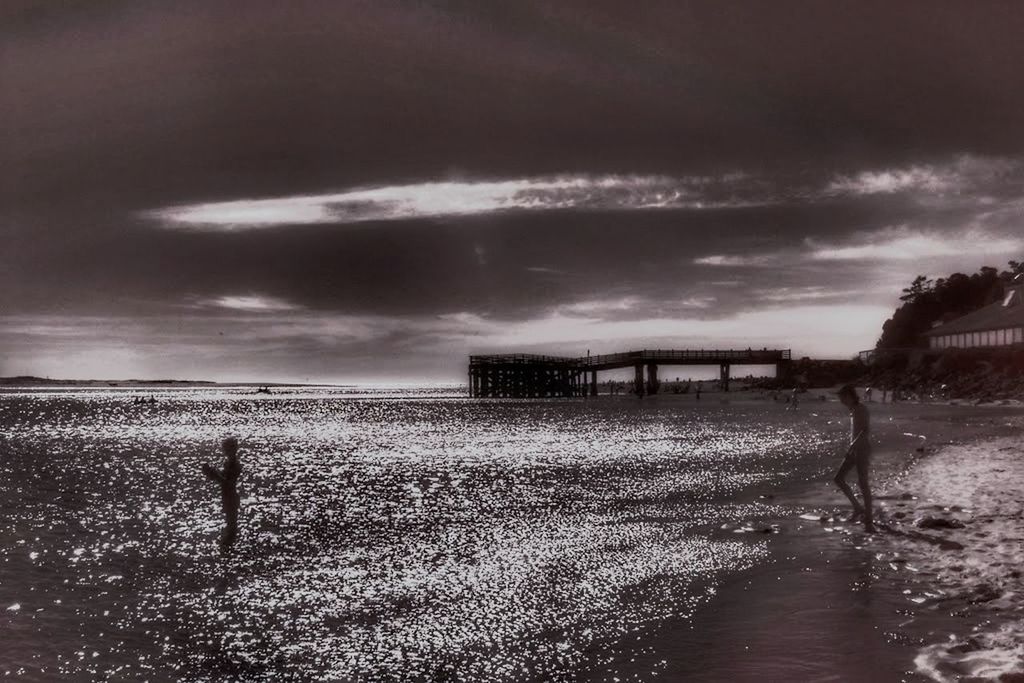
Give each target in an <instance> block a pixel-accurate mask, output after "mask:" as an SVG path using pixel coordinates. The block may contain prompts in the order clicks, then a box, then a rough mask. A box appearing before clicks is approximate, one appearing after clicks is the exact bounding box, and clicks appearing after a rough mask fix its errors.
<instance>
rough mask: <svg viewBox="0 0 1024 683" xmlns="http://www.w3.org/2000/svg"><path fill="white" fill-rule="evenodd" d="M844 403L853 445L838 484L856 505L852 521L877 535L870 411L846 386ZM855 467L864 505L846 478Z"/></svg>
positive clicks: (849, 447)
mask: <svg viewBox="0 0 1024 683" xmlns="http://www.w3.org/2000/svg"><path fill="white" fill-rule="evenodd" d="M838 396H839V400H840V402H841V403H842V404H843V405H844V406H846V409H847V410H849V411H850V445H849V446H848V447H847V449H846V456H845V457H844V458H843V464H842V465H840V466H839V471H838V472H836V476H835V479H834V481H835V483H836V486H838V487H839V489H840V490H841V491H842V492H843V493H844V494H846V497H847V498H849V499H850V503H851V504H852V505H853V514H852V515H850V519H849V521H851V522H856V521H858V520H863V521H864V530H865V531H867V532H868V533H874V531H875V524H874V517H873V514H872V508H871V485H870V483H869V481H868V471H869V468H870V465H871V426H870V421H869V416H868V409H867V406H865V405H864V404H863V403H861V401H860V398H858V396H857V390H856V389H854V388H853V386H851V385H849V384H846V385H844V386H843V387H842V388H841V389H840V390H839V391H838ZM854 467H856V468H857V484H858V486H859V487H860V494H861V497H862V498H863V499H864V502H863V504H861V503H859V502H858V501H857V498H856V497H855V496H854V495H853V490H852V489H851V488H850V485H849V484H848V483H847V482H846V476H847V475H848V474H849V473H850V470H852V469H853V468H854Z"/></svg>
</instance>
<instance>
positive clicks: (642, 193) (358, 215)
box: [146, 174, 749, 230]
mask: <svg viewBox="0 0 1024 683" xmlns="http://www.w3.org/2000/svg"><path fill="white" fill-rule="evenodd" d="M743 178H744V176H742V175H740V174H732V175H728V176H724V177H722V178H706V177H691V178H669V177H663V176H617V175H609V176H556V177H548V178H521V179H515V180H501V181H486V182H434V183H420V184H413V185H391V186H386V187H377V188H364V189H355V190H350V191H347V192H338V193H330V194H317V195H303V196H295V197H279V198H274V199H241V200H234V201H226V202H211V203H204V204H190V205H182V206H172V207H165V208H162V209H157V210H154V211H150V212H147V214H146V216H147V217H148V218H151V219H156V220H158V221H159V222H160V223H161V224H163V225H164V226H166V227H176V228H198V229H219V230H244V229H252V228H266V227H272V226H278V225H309V224H317V223H358V222H365V221H388V220H402V219H413V218H430V217H441V216H468V215H474V214H483V213H490V212H495V211H509V210H557V209H608V210H630V209H632V210H642V209H657V208H711V207H716V206H733V205H739V203H738V202H736V201H735V200H733V199H730V198H728V197H725V196H723V197H722V198H720V199H716V198H715V195H716V192H720V191H721V188H723V187H731V186H732V185H733V184H735V183H739V182H741V181H742V180H743ZM709 188H710V189H709ZM744 205H749V201H748V202H744Z"/></svg>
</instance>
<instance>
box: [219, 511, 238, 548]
mask: <svg viewBox="0 0 1024 683" xmlns="http://www.w3.org/2000/svg"><path fill="white" fill-rule="evenodd" d="M238 507H239V502H238V501H237V500H234V501H232V500H227V501H225V503H224V521H225V525H224V534H223V535H222V536H221V539H220V544H221V547H223V548H227V547H229V546H231V545H232V544H233V543H234V542H235V539H236V538H237V537H238Z"/></svg>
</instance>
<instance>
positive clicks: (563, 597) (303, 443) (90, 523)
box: [0, 388, 844, 681]
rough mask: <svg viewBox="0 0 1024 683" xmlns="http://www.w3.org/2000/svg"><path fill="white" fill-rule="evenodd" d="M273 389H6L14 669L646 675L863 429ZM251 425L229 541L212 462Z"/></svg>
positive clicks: (608, 407) (703, 413)
mask: <svg viewBox="0 0 1024 683" xmlns="http://www.w3.org/2000/svg"><path fill="white" fill-rule="evenodd" d="M251 391H252V390H251V389H244V388H240V389H224V388H217V389H205V388H204V389H187V390H186V389H173V390H164V391H160V392H155V393H154V392H145V395H147V396H148V395H154V396H156V398H157V399H158V402H157V403H156V404H153V405H138V404H135V403H133V399H134V397H135V396H136V395H139V394H136V393H134V392H132V391H129V390H114V389H111V390H90V391H79V390H75V391H71V390H68V391H6V392H4V393H0V426H2V432H0V506H2V510H0V567H2V573H0V628H2V630H3V633H4V636H5V637H4V638H3V639H2V640H0V674H7V675H10V676H21V677H24V678H27V679H42V680H45V679H49V678H53V677H57V676H62V677H64V678H66V679H70V680H97V679H99V680H110V681H116V680H146V679H148V680H153V681H158V680H168V679H180V680H222V679H223V678H225V677H230V678H232V679H235V680H246V681H249V680H251V681H262V680H267V681H269V680H274V681H277V680H374V681H376V680H446V679H450V680H463V681H468V680H481V681H484V680H487V681H490V680H510V681H511V680H516V681H519V680H567V679H573V678H576V677H579V676H582V675H584V674H586V675H589V676H595V677H607V678H608V680H611V679H613V678H620V679H621V680H629V679H644V677H645V676H647V675H653V674H656V673H657V661H658V659H657V656H656V655H657V653H653V654H652V653H651V652H649V651H647V652H644V657H643V658H642V659H643V661H645V662H651V661H653V662H655V663H654V664H653V665H651V666H648V665H647V664H645V666H647V667H648V668H647V669H644V670H638V669H637V667H636V666H632V667H631V665H630V664H629V662H630V660H631V657H629V656H628V653H629V651H630V650H631V649H635V650H636V651H637V652H638V653H639V652H641V651H643V650H644V648H645V647H646V646H645V642H646V641H647V640H648V638H647V637H646V636H648V635H649V634H652V633H656V632H657V631H658V630H659V629H660V628H662V627H663V626H664V625H665V624H669V623H675V624H678V623H680V622H683V621H685V620H687V619H688V618H689V617H690V616H691V615H692V614H693V613H694V611H695V610H696V609H697V608H698V607H699V606H701V605H703V604H706V603H707V601H709V600H711V599H713V596H714V592H715V587H716V585H718V584H719V583H720V582H721V581H722V580H724V579H725V578H726V577H728V576H730V575H732V574H734V573H735V572H737V571H740V570H742V569H745V568H748V567H751V566H754V565H755V564H757V563H759V562H762V561H763V560H764V559H765V557H766V556H767V548H766V541H765V540H764V538H763V537H759V536H758V535H756V534H735V535H732V534H723V533H721V530H720V528H721V527H722V525H723V524H725V525H740V526H742V522H743V521H744V520H749V519H752V518H764V517H767V516H771V514H772V513H773V511H772V509H771V508H770V506H768V505H766V504H763V503H757V502H749V501H752V500H754V501H756V496H755V495H753V493H752V492H754V491H756V490H760V489H761V488H763V487H765V486H772V487H776V486H779V485H784V484H785V483H786V482H797V481H803V480H806V479H807V478H809V477H812V476H818V475H820V473H821V471H822V467H823V464H822V462H821V460H820V457H819V456H820V455H821V453H822V452H823V451H831V450H833V449H834V448H835V446H836V445H837V444H838V443H839V441H840V440H841V439H842V438H843V436H844V427H843V425H841V424H839V423H838V422H837V423H836V425H835V430H834V431H825V432H822V431H821V429H820V424H819V425H818V428H814V427H812V426H811V424H810V423H808V422H806V421H804V420H801V419H796V418H794V417H793V416H792V415H791V414H785V413H782V412H781V411H780V410H779V409H778V407H777V406H774V405H758V404H746V405H743V404H737V405H731V406H730V405H722V404H717V403H714V402H711V401H706V402H705V403H704V404H703V405H701V406H697V405H695V404H693V403H689V404H684V403H681V402H672V401H666V402H663V403H659V402H657V401H650V400H648V401H647V402H640V401H635V400H630V399H628V398H624V399H622V400H618V399H610V398H609V399H598V400H589V401H584V400H575V401H573V400H566V401H471V400H467V399H464V398H462V397H460V396H459V395H457V394H454V393H445V392H416V391H391V392H373V391H370V392H362V393H354V392H353V391H351V390H345V389H316V390H311V389H300V388H296V389H292V390H288V391H287V392H281V393H276V394H273V395H269V396H264V395H253V394H252V393H251ZM229 433H231V434H237V435H238V436H239V437H240V439H241V441H242V452H241V456H242V462H243V475H242V480H241V481H242V485H241V489H242V498H243V504H242V505H243V507H242V530H241V535H240V539H239V542H238V544H237V545H236V547H235V548H234V550H233V551H232V552H231V553H230V554H228V555H226V556H221V555H220V554H219V552H218V551H217V545H216V537H217V534H218V532H219V525H220V518H219V515H220V512H219V500H218V496H217V492H216V489H215V487H214V486H212V485H211V484H210V482H208V481H206V480H205V479H203V477H202V476H201V474H200V472H199V465H200V464H201V463H202V462H204V461H211V462H216V461H218V460H219V459H220V458H219V455H218V454H217V452H216V449H217V445H218V442H219V439H220V437H222V436H223V435H226V434H229ZM737 501H748V502H744V503H741V502H737ZM624 652H625V653H626V655H625V656H624V655H623V653H624ZM609 662H612V663H613V664H611V665H609ZM609 666H611V668H610V669H609V668H608V667H609ZM598 671H600V672H601V673H600V676H597V674H595V672H598ZM8 672H10V673H9V674H8Z"/></svg>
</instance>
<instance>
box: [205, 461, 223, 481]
mask: <svg viewBox="0 0 1024 683" xmlns="http://www.w3.org/2000/svg"><path fill="white" fill-rule="evenodd" d="M203 474H205V475H206V478H207V479H212V480H214V481H216V482H220V483H221V484H223V483H224V475H223V474H222V473H221V472H220V471H219V470H218V469H217V468H215V467H214V466H213V465H211V464H209V463H203Z"/></svg>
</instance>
